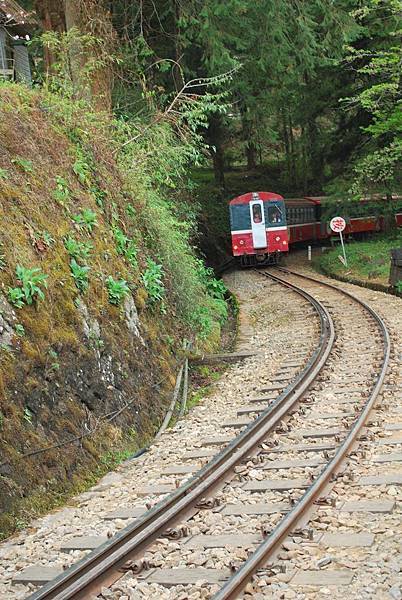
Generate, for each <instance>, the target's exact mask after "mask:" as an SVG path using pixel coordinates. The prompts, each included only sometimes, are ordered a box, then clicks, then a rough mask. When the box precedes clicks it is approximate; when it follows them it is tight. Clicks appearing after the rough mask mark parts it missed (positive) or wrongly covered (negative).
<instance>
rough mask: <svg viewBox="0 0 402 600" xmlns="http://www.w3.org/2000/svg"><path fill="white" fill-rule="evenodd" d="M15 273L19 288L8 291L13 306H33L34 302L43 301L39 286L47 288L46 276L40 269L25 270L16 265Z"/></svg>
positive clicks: (43, 295)
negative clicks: (19, 284)
mask: <svg viewBox="0 0 402 600" xmlns="http://www.w3.org/2000/svg"><path fill="white" fill-rule="evenodd" d="M15 273H16V275H17V279H18V280H19V281H20V282H21V286H20V287H15V288H9V289H8V297H9V300H10V302H11V303H12V304H13V305H14V306H16V307H17V308H22V307H23V306H24V305H25V304H29V305H31V304H33V302H34V301H35V300H38V299H39V300H44V298H45V294H44V293H43V291H42V288H41V286H43V287H44V288H47V275H45V274H44V273H42V272H41V269H39V268H34V269H26V268H25V267H21V266H20V265H17V267H16V269H15Z"/></svg>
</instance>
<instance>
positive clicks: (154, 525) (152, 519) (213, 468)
mask: <svg viewBox="0 0 402 600" xmlns="http://www.w3.org/2000/svg"><path fill="white" fill-rule="evenodd" d="M281 272H283V273H285V274H286V276H287V277H288V278H289V276H291V277H294V276H297V277H300V276H299V275H298V274H295V273H291V272H290V271H286V270H283V269H281ZM261 274H262V275H264V276H266V277H269V278H271V280H274V281H276V282H277V283H279V284H280V285H284V286H286V287H288V288H290V289H292V290H294V291H295V292H297V293H298V294H300V295H302V296H303V297H304V298H305V299H306V300H307V301H308V302H309V303H310V304H311V305H312V307H313V308H314V311H315V312H316V313H317V315H318V317H319V322H320V339H319V343H318V346H317V348H316V350H315V351H314V353H313V355H312V356H311V358H310V360H309V361H308V363H307V365H306V366H305V367H304V369H303V370H302V372H301V373H300V374H299V375H298V376H297V378H296V379H295V380H294V381H293V382H292V383H291V384H290V385H288V386H287V387H286V389H285V390H284V391H283V392H282V393H281V394H280V395H279V396H278V397H277V398H276V400H275V401H274V402H272V403H271V404H269V406H268V407H267V408H265V410H263V411H262V412H260V414H259V416H258V417H256V418H255V419H254V420H252V421H251V422H250V424H249V425H248V426H247V427H246V429H245V430H243V431H242V432H241V433H240V434H239V435H238V436H237V437H236V438H235V439H234V441H233V442H232V443H230V444H229V445H228V446H226V447H225V448H224V450H222V451H221V452H220V453H219V454H218V455H217V456H215V457H214V458H213V459H212V460H211V461H210V462H209V463H208V464H207V465H206V466H205V467H204V468H203V469H201V470H200V471H199V472H198V473H197V474H196V475H195V476H194V477H193V478H192V479H190V480H189V481H188V482H187V483H186V484H184V485H183V486H181V487H180V488H178V489H177V490H176V491H175V492H174V493H172V494H170V495H169V496H168V497H167V498H165V499H163V500H162V501H161V502H159V503H158V504H157V505H156V506H155V507H154V508H152V509H151V510H148V511H147V513H146V514H145V515H144V516H143V517H141V518H139V519H137V520H136V521H135V522H134V523H133V524H131V525H129V526H128V527H126V528H125V529H123V530H122V531H121V532H119V533H118V534H117V535H116V536H114V537H113V538H111V539H110V540H109V541H108V542H106V543H105V544H103V545H102V546H101V547H99V548H98V549H96V550H95V551H93V552H91V554H89V555H88V556H87V557H86V558H84V559H83V560H82V561H80V562H79V563H77V564H76V565H74V566H73V567H71V568H70V569H68V570H67V571H65V572H64V573H63V574H62V575H60V576H59V577H58V578H56V579H55V580H53V581H51V582H50V583H49V584H47V585H45V586H44V587H43V588H41V589H40V590H39V591H37V592H36V593H34V594H33V595H32V596H30V598H31V600H50V599H52V600H53V599H57V600H67V599H72V598H74V599H78V598H90V597H93V596H96V595H97V594H98V593H99V592H100V590H101V589H102V588H103V587H109V586H110V585H112V584H113V583H114V582H115V581H117V580H118V579H119V578H120V577H122V575H123V574H124V572H125V568H126V566H127V564H128V561H132V560H133V559H139V558H140V557H141V556H142V555H143V554H144V552H145V550H146V549H147V548H149V547H150V546H151V544H152V543H153V542H154V541H155V540H156V539H158V538H160V537H163V535H164V534H166V531H167V530H168V529H169V528H172V527H173V526H174V525H176V524H177V523H180V522H182V521H183V520H184V519H188V518H189V517H191V516H193V515H194V514H196V513H197V512H198V511H199V510H200V507H202V506H203V505H205V503H206V499H209V498H210V497H211V496H213V495H214V494H215V493H216V491H217V490H219V489H221V488H223V487H224V485H225V483H226V482H227V481H228V480H230V479H231V478H232V477H233V476H234V470H235V467H236V466H238V465H239V464H244V462H245V461H246V460H247V459H248V457H250V456H253V455H255V454H258V453H259V452H260V451H261V447H260V446H261V444H262V443H263V442H264V440H266V438H267V437H268V436H269V435H270V434H272V433H273V432H274V431H276V430H277V428H278V427H280V426H281V423H283V420H284V419H285V418H288V416H289V415H291V414H292V412H294V411H295V409H296V407H297V406H298V403H299V401H300V400H301V399H302V398H303V396H305V394H306V393H307V391H308V389H309V388H310V387H311V385H312V384H313V382H314V381H315V380H316V379H317V377H319V375H320V373H321V371H322V369H323V367H324V366H325V365H326V363H327V361H328V358H329V357H330V355H331V353H332V352H333V351H334V344H335V339H336V334H335V326H334V322H333V319H332V317H331V315H330V313H329V311H328V310H327V309H326V308H325V306H324V305H323V304H322V302H320V301H319V300H317V299H316V298H315V297H314V294H312V293H309V292H308V291H306V290H303V289H301V288H300V287H299V286H298V285H296V284H295V283H293V282H291V281H289V280H284V279H283V278H280V277H278V276H277V275H274V274H273V273H261ZM304 279H305V280H306V279H308V280H309V284H310V285H313V286H319V287H321V286H323V285H324V286H327V287H328V288H331V290H332V292H335V293H336V294H345V295H347V297H348V300H350V301H351V302H352V303H353V304H354V306H356V303H359V306H360V310H363V311H364V312H365V313H367V314H368V315H369V318H370V319H371V321H374V322H375V324H376V327H377V330H378V332H379V333H380V335H381V339H382V347H383V356H382V365H381V369H380V372H379V373H378V374H377V376H376V378H375V379H374V380H373V384H372V389H371V391H370V394H369V396H368V398H366V400H365V403H364V406H362V407H361V410H360V411H359V414H358V415H357V417H356V419H354V420H353V423H352V424H351V427H350V428H349V432H348V433H347V434H346V435H345V437H344V439H343V440H342V442H341V443H340V444H339V446H338V447H337V449H336V452H335V454H334V455H333V456H332V457H331V458H330V460H329V462H328V463H327V464H326V465H325V467H324V468H323V469H322V470H321V472H320V474H319V475H318V476H316V477H315V479H314V481H313V483H312V484H311V486H310V487H309V488H308V489H307V490H306V492H305V493H304V495H303V496H302V497H301V498H300V499H298V501H297V502H296V504H295V506H294V507H293V509H292V510H291V511H290V512H289V513H287V514H286V515H285V516H284V518H283V519H282V520H281V521H280V522H279V524H278V525H277V526H276V528H275V529H274V530H273V531H272V532H271V533H270V534H269V535H268V536H267V537H266V538H265V539H264V541H263V543H262V544H261V545H260V546H258V547H257V549H256V550H255V552H253V554H252V555H251V557H250V558H249V559H248V560H247V561H246V562H245V563H244V564H243V565H242V566H241V567H240V568H239V569H238V570H237V572H236V573H235V574H234V575H233V577H231V578H230V579H229V580H228V581H227V582H226V584H225V585H224V586H223V587H222V589H221V590H220V591H219V592H218V593H217V594H216V595H215V596H214V598H215V600H218V599H219V600H223V599H229V598H236V597H238V596H239V594H240V593H241V591H242V590H243V589H244V587H245V586H246V584H247V582H248V581H249V580H250V578H251V577H252V576H253V574H254V573H255V572H256V570H257V569H258V568H260V566H261V565H262V564H266V563H267V561H269V558H270V556H271V555H272V553H273V552H275V550H276V549H277V548H278V546H279V545H280V544H281V542H282V541H283V540H284V539H285V537H286V536H287V535H288V534H289V532H290V531H292V530H293V529H294V528H295V527H296V526H297V524H298V523H299V522H300V519H301V518H302V517H303V515H305V514H306V511H307V510H308V508H309V507H311V505H312V503H314V501H316V500H317V499H318V498H319V497H320V495H321V494H322V492H323V490H324V488H325V487H326V485H327V484H328V481H329V480H330V478H331V476H332V475H333V474H334V473H335V472H338V471H339V468H340V465H341V464H342V462H343V461H344V459H345V456H347V454H348V453H349V452H350V449H351V448H352V446H353V444H354V443H355V441H356V439H357V436H358V435H359V432H360V431H361V429H362V427H363V425H364V423H365V421H366V419H367V416H368V413H369V411H370V409H371V407H372V405H373V404H374V402H375V399H376V397H377V395H378V392H379V390H380V388H381V385H382V382H383V379H384V376H385V373H386V370H387V366H388V360H389V353H390V344H389V335H388V332H387V329H386V327H385V325H384V323H383V322H382V320H381V319H380V317H379V316H378V315H377V314H376V313H375V312H374V311H373V310H372V309H371V308H370V307H368V306H367V305H366V304H364V303H362V302H361V301H360V300H358V299H357V298H355V297H354V296H352V295H351V294H347V293H346V292H342V291H341V290H340V289H339V288H337V287H335V286H330V285H329V284H324V283H323V282H319V281H316V280H313V279H311V278H310V279H309V278H304ZM256 412H257V411H256ZM141 567H142V564H141V561H139V562H138V563H137V564H136V566H135V568H136V569H137V570H140V569H141Z"/></svg>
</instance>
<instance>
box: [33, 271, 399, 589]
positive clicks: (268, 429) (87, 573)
mask: <svg viewBox="0 0 402 600" xmlns="http://www.w3.org/2000/svg"><path fill="white" fill-rule="evenodd" d="M279 275H280V276H279ZM260 276H261V277H262V276H264V277H267V278H269V279H270V280H271V281H273V282H275V284H277V285H280V286H284V287H287V288H288V289H291V290H292V291H293V292H295V293H297V294H301V295H302V296H303V298H304V299H305V300H306V301H308V302H309V303H310V306H311V307H313V309H314V314H315V315H316V316H315V317H314V326H316V324H317V320H318V322H319V329H320V334H319V343H318V345H317V347H316V348H315V349H314V351H313V352H312V354H310V356H307V350H306V348H305V347H304V345H303V340H302V339H301V340H300V346H301V350H300V352H299V354H298V355H297V354H296V353H295V355H294V359H293V360H288V361H287V364H284V365H283V368H282V370H281V373H280V375H279V377H278V383H277V384H276V385H273V386H271V387H269V388H268V389H267V388H263V387H262V388H261V390H260V393H259V394H258V397H257V398H254V399H253V402H252V403H251V402H250V404H249V405H248V406H247V407H244V408H242V409H240V410H239V411H238V412H239V417H240V418H239V419H238V420H237V422H233V423H232V425H231V427H232V429H239V428H240V429H242V431H241V433H240V434H239V435H238V436H236V437H235V438H234V439H233V441H232V442H231V443H229V444H228V445H226V446H224V447H223V449H222V450H221V451H220V452H219V453H218V454H217V455H216V456H215V457H214V458H212V460H210V461H209V462H208V463H207V465H206V466H205V467H204V468H203V469H202V470H201V471H199V472H198V473H197V474H196V475H195V476H194V477H193V478H191V479H190V480H189V481H188V482H186V483H185V484H184V485H182V486H180V487H179V488H178V489H177V490H176V491H175V492H174V493H172V494H170V495H169V496H168V497H167V498H165V499H163V500H162V501H161V502H159V503H158V504H156V505H155V506H154V507H153V508H152V509H151V510H148V511H147V512H146V513H145V514H144V515H143V516H141V517H140V518H138V519H136V520H135V521H134V522H133V523H132V524H131V525H130V526H128V527H127V528H125V529H123V530H122V531H121V532H119V533H118V534H117V536H115V537H114V538H112V539H110V540H109V541H108V542H106V543H105V544H104V545H102V546H101V547H100V548H97V549H96V550H95V551H93V552H92V553H91V554H89V555H88V556H87V557H85V558H84V559H83V560H81V561H80V562H79V563H77V564H76V565H73V566H72V567H71V568H70V569H68V570H67V571H65V572H64V573H63V574H62V575H60V576H59V577H58V578H56V579H55V580H53V581H51V582H49V583H48V584H47V585H45V586H44V587H43V588H41V589H40V590H38V591H37V592H36V593H34V594H33V595H32V596H31V599H32V600H50V599H56V598H57V599H58V600H61V599H63V600H67V599H70V598H74V599H78V598H90V597H93V596H95V595H96V594H98V593H99V592H100V591H101V590H102V588H111V589H112V590H113V589H115V588H114V587H113V584H115V582H116V581H118V580H119V579H121V578H123V579H121V581H120V582H119V583H118V584H117V585H118V586H119V589H120V590H123V592H124V590H126V589H127V590H130V589H131V590H132V591H133V592H135V585H136V584H138V582H140V583H141V590H143V592H142V593H143V594H144V596H146V589H145V588H146V587H147V586H149V588H150V589H149V592H150V593H149V596H148V597H150V598H151V597H155V598H156V597H158V598H159V597H163V589H164V586H168V587H172V586H173V587H174V586H180V587H179V588H177V596H172V597H177V598H179V597H180V594H183V590H185V589H186V585H191V584H193V583H195V582H198V583H200V582H201V584H200V587H201V588H202V590H203V592H202V594H201V596H199V597H202V598H214V599H215V600H218V599H219V600H223V599H229V598H237V597H239V596H240V595H241V593H242V591H243V590H244V589H245V588H246V586H247V584H248V582H249V581H250V580H251V578H252V577H253V576H254V575H255V573H257V572H258V571H259V570H261V568H264V569H265V570H268V571H269V572H276V571H277V570H278V569H281V568H282V566H283V565H282V566H281V561H280V559H278V554H280V549H281V546H282V544H283V543H284V541H286V540H287V539H296V540H297V539H298V538H299V539H305V538H306V537H308V536H309V535H310V532H309V530H308V527H307V526H306V524H307V522H308V519H309V517H310V516H311V511H312V510H313V509H314V503H315V504H316V505H317V504H320V503H326V502H330V501H331V497H330V490H331V485H332V483H331V480H334V478H335V477H336V476H337V474H339V473H340V472H342V471H343V470H344V469H345V464H347V459H348V456H349V455H350V453H351V452H352V451H353V449H354V447H355V445H356V443H357V441H358V438H359V436H361V435H362V431H363V427H364V424H365V422H366V420H367V417H368V414H369V412H370V410H371V407H372V405H373V404H374V402H375V400H376V397H377V395H378V392H379V390H380V388H381V385H382V382H383V379H384V376H385V373H386V370H387V366H388V361H389V354H390V341H389V335H388V332H387V329H386V327H385V325H384V323H383V321H382V320H381V319H380V317H379V316H378V315H377V314H376V313H375V312H374V311H372V310H371V309H370V308H369V307H368V306H367V305H366V304H364V303H362V302H361V301H359V300H357V299H356V298H354V297H353V296H351V295H348V294H346V293H345V292H343V291H342V290H340V289H339V288H337V287H334V286H327V287H326V286H325V284H323V282H321V281H315V280H312V279H306V278H305V279H304V281H303V285H302V288H300V286H299V284H298V283H297V284H296V283H295V280H297V281H299V278H300V275H298V274H294V273H291V272H289V271H283V272H280V271H274V272H269V273H261V275H260ZM324 290H325V292H324ZM302 335H304V334H302ZM295 372H296V377H295V378H294V379H293V380H291V379H289V378H290V377H292V373H295ZM328 394H330V396H331V401H329V399H328ZM275 395H276V398H275ZM227 427H229V428H230V424H228V426H227ZM226 430H227V429H226ZM221 443H222V444H224V441H222V442H221ZM345 461H346V463H345ZM183 465H185V462H183ZM272 473H274V474H275V475H276V477H274V478H271V477H270V474H272ZM267 474H268V476H267ZM217 499H218V500H219V502H218V500H217ZM184 523H187V528H188V530H189V531H190V532H191V531H198V532H199V533H198V534H197V535H193V536H189V537H188V536H186V528H185V527H183V525H184ZM211 523H215V525H216V524H217V523H218V524H219V527H218V530H219V531H220V533H219V534H218V535H208V531H209V529H210V525H211ZM234 532H235V533H234ZM166 538H170V539H175V538H177V539H176V540H175V552H173V553H172V552H169V553H167V554H166V556H164V554H163V544H162V546H161V545H160V544H161V540H163V539H166ZM176 546H177V547H176ZM161 548H162V549H161ZM219 548H220V549H222V551H221V552H220V555H221V558H220V561H216V560H215V559H214V552H213V551H215V555H216V549H219ZM194 557H196V558H197V560H196V561H194ZM267 564H270V565H271V566H270V567H269V568H267ZM278 565H279V566H278ZM141 569H143V570H142V571H141ZM130 580H132V583H131V584H130ZM134 582H136V583H134ZM130 585H131V586H132V587H130ZM115 586H116V584H115ZM155 586H156V588H157V589H159V587H158V586H160V590H159V593H160V594H162V595H160V596H157V595H155ZM116 594H117V591H116ZM153 594H154V595H153ZM118 597H119V595H116V598H118ZM141 597H142V596H141ZM184 597H186V596H185V595H184V596H183V598H184Z"/></svg>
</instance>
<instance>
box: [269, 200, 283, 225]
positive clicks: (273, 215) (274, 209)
mask: <svg viewBox="0 0 402 600" xmlns="http://www.w3.org/2000/svg"><path fill="white" fill-rule="evenodd" d="M268 221H269V223H270V224H271V225H277V224H278V223H282V221H283V211H282V209H281V207H280V206H279V205H278V204H271V203H270V204H269V205H268Z"/></svg>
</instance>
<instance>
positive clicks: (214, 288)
mask: <svg viewBox="0 0 402 600" xmlns="http://www.w3.org/2000/svg"><path fill="white" fill-rule="evenodd" d="M198 274H199V277H200V280H201V282H202V283H203V285H204V286H205V287H206V289H207V292H208V294H209V295H210V296H211V298H217V299H218V300H224V299H225V297H226V295H227V293H228V288H227V287H226V285H225V283H224V282H223V281H222V279H216V277H215V274H214V270H213V269H211V268H210V267H206V266H205V264H204V263H203V261H201V260H199V261H198Z"/></svg>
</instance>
